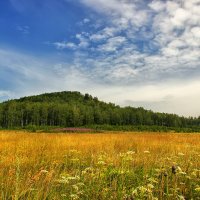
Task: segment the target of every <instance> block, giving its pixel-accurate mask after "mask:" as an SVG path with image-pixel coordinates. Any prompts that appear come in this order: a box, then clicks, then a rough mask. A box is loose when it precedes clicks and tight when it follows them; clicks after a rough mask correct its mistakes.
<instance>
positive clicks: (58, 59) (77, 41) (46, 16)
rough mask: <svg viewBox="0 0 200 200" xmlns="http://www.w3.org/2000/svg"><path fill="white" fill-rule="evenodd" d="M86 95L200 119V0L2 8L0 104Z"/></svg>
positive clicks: (88, 0)
mask: <svg viewBox="0 0 200 200" xmlns="http://www.w3.org/2000/svg"><path fill="white" fill-rule="evenodd" d="M68 90H70V91H80V92H81V93H89V94H91V95H93V96H97V97H98V98H99V99H100V100H103V101H106V102H113V103H115V104H117V105H121V106H134V107H144V108H146V109H151V110H153V111H158V112H167V113H176V114H179V115H183V116H199V115H200V0H173V1H172V0H42V1H41V0H1V1H0V102H2V101H5V100H7V99H13V98H19V97H22V96H28V95H36V94H41V93H45V92H55V91H68Z"/></svg>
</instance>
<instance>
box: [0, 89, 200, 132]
mask: <svg viewBox="0 0 200 200" xmlns="http://www.w3.org/2000/svg"><path fill="white" fill-rule="evenodd" d="M31 125H34V126H58V127H80V126H85V127H87V126H94V125H96V126H100V125H102V126H104V127H106V126H107V127H110V126H115V127H123V126H137V127H138V126H140V127H141V126H147V127H175V128H193V129H194V128H195V130H197V129H200V117H199V118H192V117H189V118H186V117H180V116H178V115H175V114H166V113H156V112H153V111H150V110H145V109H143V108H141V107H140V108H134V107H123V108H122V107H119V106H117V105H115V104H113V103H105V102H103V101H99V100H98V98H97V97H92V96H91V95H89V94H85V95H82V94H81V93H80V92H56V93H46V94H41V95H37V96H29V97H23V98H20V99H15V100H9V101H6V102H3V103H1V104H0V127H1V128H16V127H18V128H24V127H26V126H31Z"/></svg>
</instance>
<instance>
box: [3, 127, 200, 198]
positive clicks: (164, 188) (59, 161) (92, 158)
mask: <svg viewBox="0 0 200 200" xmlns="http://www.w3.org/2000/svg"><path fill="white" fill-rule="evenodd" d="M0 192H1V193H0V199H1V200H9V199H15V200H17V199H30V200H36V199H37V200H39V199H41V200H43V199H49V200H52V199H53V200H59V199H69V200H75V199H88V200H93V199H95V200H98V199H99V200H103V199H120V200H121V199H122V200H123V199H124V200H133V199H134V200H135V199H138V200H139V199H147V200H153V199H159V200H160V199H161V200H162V199H169V200H171V199H194V200H198V199H200V135H199V134H180V133H179V134H174V133H148V132H146V133H111V132H109V133H106V134H42V133H25V132H19V131H18V132H14V131H1V132H0Z"/></svg>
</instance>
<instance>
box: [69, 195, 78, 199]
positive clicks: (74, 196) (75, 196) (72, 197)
mask: <svg viewBox="0 0 200 200" xmlns="http://www.w3.org/2000/svg"><path fill="white" fill-rule="evenodd" d="M70 198H71V199H73V200H77V199H79V196H78V195H77V194H71V195H70Z"/></svg>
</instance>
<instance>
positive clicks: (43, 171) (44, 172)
mask: <svg viewBox="0 0 200 200" xmlns="http://www.w3.org/2000/svg"><path fill="white" fill-rule="evenodd" d="M40 173H42V174H46V173H48V171H47V170H45V169H42V170H41V171H40Z"/></svg>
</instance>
